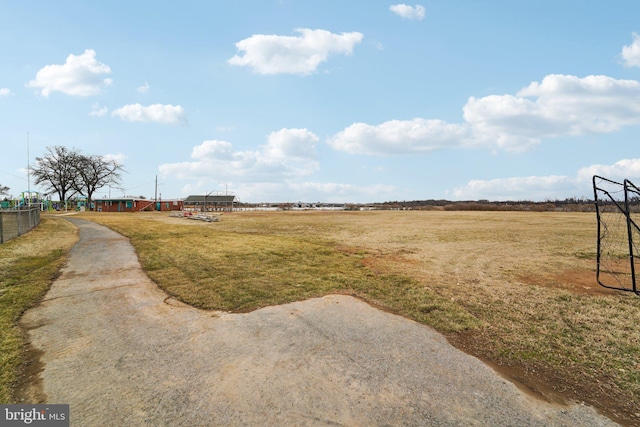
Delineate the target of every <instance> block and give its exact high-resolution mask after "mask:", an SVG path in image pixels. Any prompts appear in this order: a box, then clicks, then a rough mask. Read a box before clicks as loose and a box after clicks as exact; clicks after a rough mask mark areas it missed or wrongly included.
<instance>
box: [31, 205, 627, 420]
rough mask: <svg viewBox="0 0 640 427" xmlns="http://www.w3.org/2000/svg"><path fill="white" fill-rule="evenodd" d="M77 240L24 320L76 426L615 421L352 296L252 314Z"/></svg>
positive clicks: (47, 387) (100, 241)
mask: <svg viewBox="0 0 640 427" xmlns="http://www.w3.org/2000/svg"><path fill="white" fill-rule="evenodd" d="M69 221H71V222H73V223H74V224H75V225H77V226H78V227H79V228H80V240H79V242H78V243H77V244H76V246H75V247H74V248H73V250H72V251H71V254H70V259H69V263H68V265H67V266H66V267H65V269H64V270H63V272H62V275H61V276H60V277H59V278H58V280H56V282H55V283H54V284H53V286H52V288H51V290H50V292H49V293H48V294H47V295H46V298H45V300H44V302H43V303H42V304H41V305H40V306H38V307H36V308H34V309H32V310H30V311H28V312H27V313H26V314H25V316H24V318H23V324H24V326H25V327H27V328H28V329H29V335H30V337H31V340H32V344H33V345H34V347H36V348H37V349H40V350H41V351H42V352H43V353H42V357H41V361H42V363H43V366H44V369H43V371H42V373H41V379H42V388H43V389H42V392H43V393H44V395H45V396H46V402H47V403H69V404H70V405H71V420H72V425H75V426H106V425H112V426H116V425H118V426H143V425H152V426H161V425H167V426H210V425H261V426H263V425H264V426H266V425H269V426H271V425H274V426H275V425H278V426H284V425H296V426H305V425H310V426H311V425H312V426H316V425H319V426H321V425H350V426H373V425H409V426H411V425H416V426H474V425H477V426H489V425H490V426H609V425H615V424H614V423H613V422H611V421H610V420H609V419H607V418H604V417H602V416H600V415H599V414H597V413H596V412H595V411H594V410H593V409H592V408H590V407H586V406H582V405H575V406H571V407H560V406H557V405H551V404H547V403H544V402H541V401H538V400H536V399H534V398H532V397H530V396H528V395H525V394H523V393H522V392H520V391H519V390H518V389H517V388H516V387H515V386H514V385H513V384H511V383H510V382H508V381H506V380H504V379H503V378H501V377H500V376H499V375H497V374H496V373H495V372H494V371H492V370H491V369H490V368H489V367H487V366H486V365H484V364H483V363H481V362H480V361H479V360H478V359H476V358H474V357H471V356H469V355H467V354H465V353H463V352H460V351H458V350H457V349H455V348H454V347H452V346H451V345H449V344H448V343H447V341H446V340H445V339H444V338H443V337H442V336H440V335H439V334H437V333H435V332H434V331H433V330H431V329H430V328H428V327H425V326H423V325H420V324H418V323H415V322H413V321H410V320H406V319H404V318H402V317H399V316H395V315H392V314H389V313H385V312H382V311H380V310H377V309H375V308H372V307H371V306H369V305H367V304H365V303H363V302H361V301H359V300H357V299H354V298H351V297H348V296H337V295H330V296H326V297H324V298H317V299H312V300H308V301H303V302H296V303H292V304H286V305H282V306H277V307H268V308H264V309H261V310H257V311H254V312H252V313H248V314H228V313H216V312H206V311H201V310H197V309H194V308H191V307H189V306H186V305H183V304H180V303H178V302H177V301H175V300H172V299H167V296H166V295H165V294H164V293H163V292H162V291H160V290H159V289H158V288H157V287H156V286H155V285H154V284H153V283H152V282H151V281H150V280H149V279H148V278H147V276H146V275H145V274H144V272H143V271H142V269H141V267H140V265H139V263H138V260H137V257H136V254H135V252H134V250H133V248H132V246H131V245H130V244H129V242H128V241H127V239H125V238H123V237H122V236H120V235H119V234H117V233H115V232H113V231H111V230H109V229H107V228H105V227H102V226H99V225H97V224H94V223H92V222H89V221H84V220H80V219H76V218H72V219H69Z"/></svg>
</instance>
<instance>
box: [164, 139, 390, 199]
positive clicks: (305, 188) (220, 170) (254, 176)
mask: <svg viewBox="0 0 640 427" xmlns="http://www.w3.org/2000/svg"><path fill="white" fill-rule="evenodd" d="M319 141H320V138H318V136H317V135H315V134H314V133H313V132H311V131H309V130H307V129H280V130H278V131H275V132H272V133H270V134H269V135H268V136H267V141H266V144H264V145H261V146H259V147H258V148H257V149H256V150H244V151H243V150H234V148H233V145H232V144H231V143H230V142H227V141H220V140H209V141H204V142H202V143H201V144H200V145H197V146H195V147H194V148H193V149H192V151H191V160H190V161H186V162H180V163H167V164H163V165H161V166H160V167H159V170H160V173H161V174H162V175H163V177H165V178H166V177H170V178H172V179H175V180H185V181H188V182H189V183H188V184H186V185H185V186H184V188H183V191H184V193H185V194H187V193H196V192H200V193H202V192H207V191H211V190H212V188H210V187H212V185H213V186H216V185H217V186H219V185H220V182H221V181H224V182H225V183H226V184H228V185H229V188H230V189H232V190H233V191H234V192H236V193H238V194H242V197H243V200H244V201H270V202H273V201H298V200H301V201H319V200H321V201H328V202H332V201H335V202H345V201H351V200H354V199H355V198H361V197H363V196H367V195H370V197H371V200H378V199H379V198H380V197H389V196H390V195H391V194H393V193H394V191H395V188H394V187H392V186H385V185H370V186H362V187H361V186H354V185H350V184H340V183H315V182H310V181H308V180H307V178H308V177H310V176H311V175H313V174H314V173H315V172H317V171H318V170H319V169H320V165H319V162H318V158H317V152H316V146H317V144H318V142H319ZM283 194H286V199H285V200H283V199H282V197H283V196H282V195H283Z"/></svg>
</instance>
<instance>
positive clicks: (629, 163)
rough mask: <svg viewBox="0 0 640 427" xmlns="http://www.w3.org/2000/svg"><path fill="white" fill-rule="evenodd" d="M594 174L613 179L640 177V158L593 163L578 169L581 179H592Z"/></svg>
mask: <svg viewBox="0 0 640 427" xmlns="http://www.w3.org/2000/svg"><path fill="white" fill-rule="evenodd" d="M594 175H600V176H603V177H605V178H609V179H612V180H624V179H630V180H634V179H637V178H640V159H623V160H620V161H617V162H616V163H614V164H612V165H591V166H586V167H584V168H582V169H580V170H579V171H578V179H579V180H581V181H587V180H590V179H591V178H592V177H593V176H594Z"/></svg>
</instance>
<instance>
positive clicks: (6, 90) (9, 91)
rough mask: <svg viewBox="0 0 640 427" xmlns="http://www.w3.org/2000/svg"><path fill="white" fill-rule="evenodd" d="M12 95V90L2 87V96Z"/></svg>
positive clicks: (0, 94)
mask: <svg viewBox="0 0 640 427" xmlns="http://www.w3.org/2000/svg"><path fill="white" fill-rule="evenodd" d="M9 95H11V90H9V89H8V88H6V87H0V96H9Z"/></svg>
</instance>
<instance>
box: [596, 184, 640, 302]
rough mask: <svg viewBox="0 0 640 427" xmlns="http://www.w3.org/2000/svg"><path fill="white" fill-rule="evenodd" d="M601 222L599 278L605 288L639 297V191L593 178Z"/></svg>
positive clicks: (599, 229) (599, 233) (626, 185)
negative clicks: (627, 292)
mask: <svg viewBox="0 0 640 427" xmlns="http://www.w3.org/2000/svg"><path fill="white" fill-rule="evenodd" d="M593 192H594V196H595V204H596V215H597V218H598V252H597V271H596V278H597V280H598V283H599V284H600V285H601V286H604V287H605V288H611V289H618V290H621V291H629V292H634V293H635V294H636V295H640V289H638V285H637V283H636V271H638V268H640V264H639V263H640V251H639V245H640V228H639V227H638V224H639V223H640V189H639V188H638V187H636V186H635V185H634V184H633V183H632V182H631V181H629V180H628V179H625V180H624V181H623V182H616V181H612V180H610V179H607V178H603V177H601V176H598V175H594V177H593Z"/></svg>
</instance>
